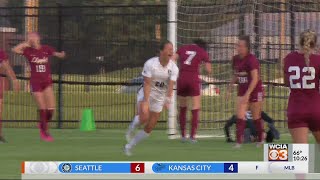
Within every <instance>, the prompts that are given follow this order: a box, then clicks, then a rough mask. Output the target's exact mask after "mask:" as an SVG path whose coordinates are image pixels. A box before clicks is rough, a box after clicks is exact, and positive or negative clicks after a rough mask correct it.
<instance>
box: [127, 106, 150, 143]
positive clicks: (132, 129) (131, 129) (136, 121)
mask: <svg viewBox="0 0 320 180" xmlns="http://www.w3.org/2000/svg"><path fill="white" fill-rule="evenodd" d="M140 106H141V102H140V101H138V102H137V105H136V114H135V116H134V118H133V120H132V122H131V123H130V125H129V127H128V130H127V133H126V139H127V142H130V141H131V139H132V138H133V136H134V132H135V130H136V129H137V128H138V127H139V126H140V125H141V124H144V123H145V122H146V121H147V119H146V117H144V116H142V117H144V118H140V115H139V114H140V111H139V110H140Z"/></svg>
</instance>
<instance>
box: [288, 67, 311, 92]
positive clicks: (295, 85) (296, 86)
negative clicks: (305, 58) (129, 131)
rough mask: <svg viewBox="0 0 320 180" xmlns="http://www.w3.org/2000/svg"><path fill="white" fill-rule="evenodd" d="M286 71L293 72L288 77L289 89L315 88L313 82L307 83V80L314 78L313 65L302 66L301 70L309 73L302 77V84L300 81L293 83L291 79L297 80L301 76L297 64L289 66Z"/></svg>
mask: <svg viewBox="0 0 320 180" xmlns="http://www.w3.org/2000/svg"><path fill="white" fill-rule="evenodd" d="M288 72H295V75H291V76H290V77H289V80H290V87H291V89H313V88H315V83H314V82H313V83H308V81H311V80H314V78H315V74H316V70H315V69H314V67H304V68H302V72H304V73H307V72H308V73H309V75H304V76H303V77H302V85H301V83H300V82H297V83H293V80H298V79H300V77H301V73H300V67H299V66H290V67H289V69H288Z"/></svg>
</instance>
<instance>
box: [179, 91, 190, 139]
mask: <svg viewBox="0 0 320 180" xmlns="http://www.w3.org/2000/svg"><path fill="white" fill-rule="evenodd" d="M178 102H179V125H180V133H181V138H182V141H183V142H184V141H185V137H186V123H187V109H188V107H187V102H188V98H187V97H183V96H178Z"/></svg>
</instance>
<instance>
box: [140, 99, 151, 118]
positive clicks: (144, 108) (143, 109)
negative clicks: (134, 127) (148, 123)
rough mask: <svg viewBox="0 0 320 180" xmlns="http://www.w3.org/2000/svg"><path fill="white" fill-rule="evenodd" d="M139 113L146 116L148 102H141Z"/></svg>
mask: <svg viewBox="0 0 320 180" xmlns="http://www.w3.org/2000/svg"><path fill="white" fill-rule="evenodd" d="M141 112H142V114H144V115H145V114H148V112H149V102H147V101H142V102H141Z"/></svg>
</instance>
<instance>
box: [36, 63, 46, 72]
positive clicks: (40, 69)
mask: <svg viewBox="0 0 320 180" xmlns="http://www.w3.org/2000/svg"><path fill="white" fill-rule="evenodd" d="M36 72H40V73H41V72H46V66H45V65H36Z"/></svg>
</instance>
